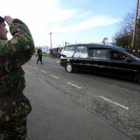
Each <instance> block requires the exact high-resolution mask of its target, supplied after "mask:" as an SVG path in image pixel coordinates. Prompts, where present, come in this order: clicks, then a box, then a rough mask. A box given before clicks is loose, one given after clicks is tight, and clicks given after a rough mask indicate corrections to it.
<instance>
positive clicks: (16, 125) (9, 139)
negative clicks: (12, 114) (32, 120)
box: [0, 117, 27, 140]
mask: <svg viewBox="0 0 140 140" xmlns="http://www.w3.org/2000/svg"><path fill="white" fill-rule="evenodd" d="M26 120H27V118H26V117H22V118H20V119H16V120H14V121H9V122H5V123H3V124H0V140H25V138H26V136H27V130H26Z"/></svg>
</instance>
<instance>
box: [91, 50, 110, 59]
mask: <svg viewBox="0 0 140 140" xmlns="http://www.w3.org/2000/svg"><path fill="white" fill-rule="evenodd" d="M90 58H92V59H108V51H107V50H105V49H91V50H90Z"/></svg>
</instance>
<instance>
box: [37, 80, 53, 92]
mask: <svg viewBox="0 0 140 140" xmlns="http://www.w3.org/2000/svg"><path fill="white" fill-rule="evenodd" d="M38 80H39V81H41V82H42V83H43V84H45V85H46V86H48V87H49V88H51V89H53V90H56V89H55V88H53V87H52V86H50V85H48V84H47V83H46V82H45V81H44V80H43V79H40V78H38Z"/></svg>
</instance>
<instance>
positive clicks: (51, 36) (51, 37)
mask: <svg viewBox="0 0 140 140" xmlns="http://www.w3.org/2000/svg"><path fill="white" fill-rule="evenodd" d="M51 35H52V33H50V48H51V49H52V36H51Z"/></svg>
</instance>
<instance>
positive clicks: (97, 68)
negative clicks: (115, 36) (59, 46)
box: [60, 44, 140, 83]
mask: <svg viewBox="0 0 140 140" xmlns="http://www.w3.org/2000/svg"><path fill="white" fill-rule="evenodd" d="M60 65H61V66H63V67H65V69H66V71H67V72H69V73H71V72H74V71H75V69H79V70H86V71H91V72H98V73H103V74H111V75H114V76H121V77H126V78H130V79H132V78H134V79H135V80H136V81H137V82H138V83H140V59H139V58H138V57H136V56H134V55H132V54H130V53H128V52H127V51H126V50H125V49H124V48H122V47H118V46H115V45H105V44H74V45H67V46H65V47H64V49H63V50H62V52H61V57H60Z"/></svg>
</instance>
